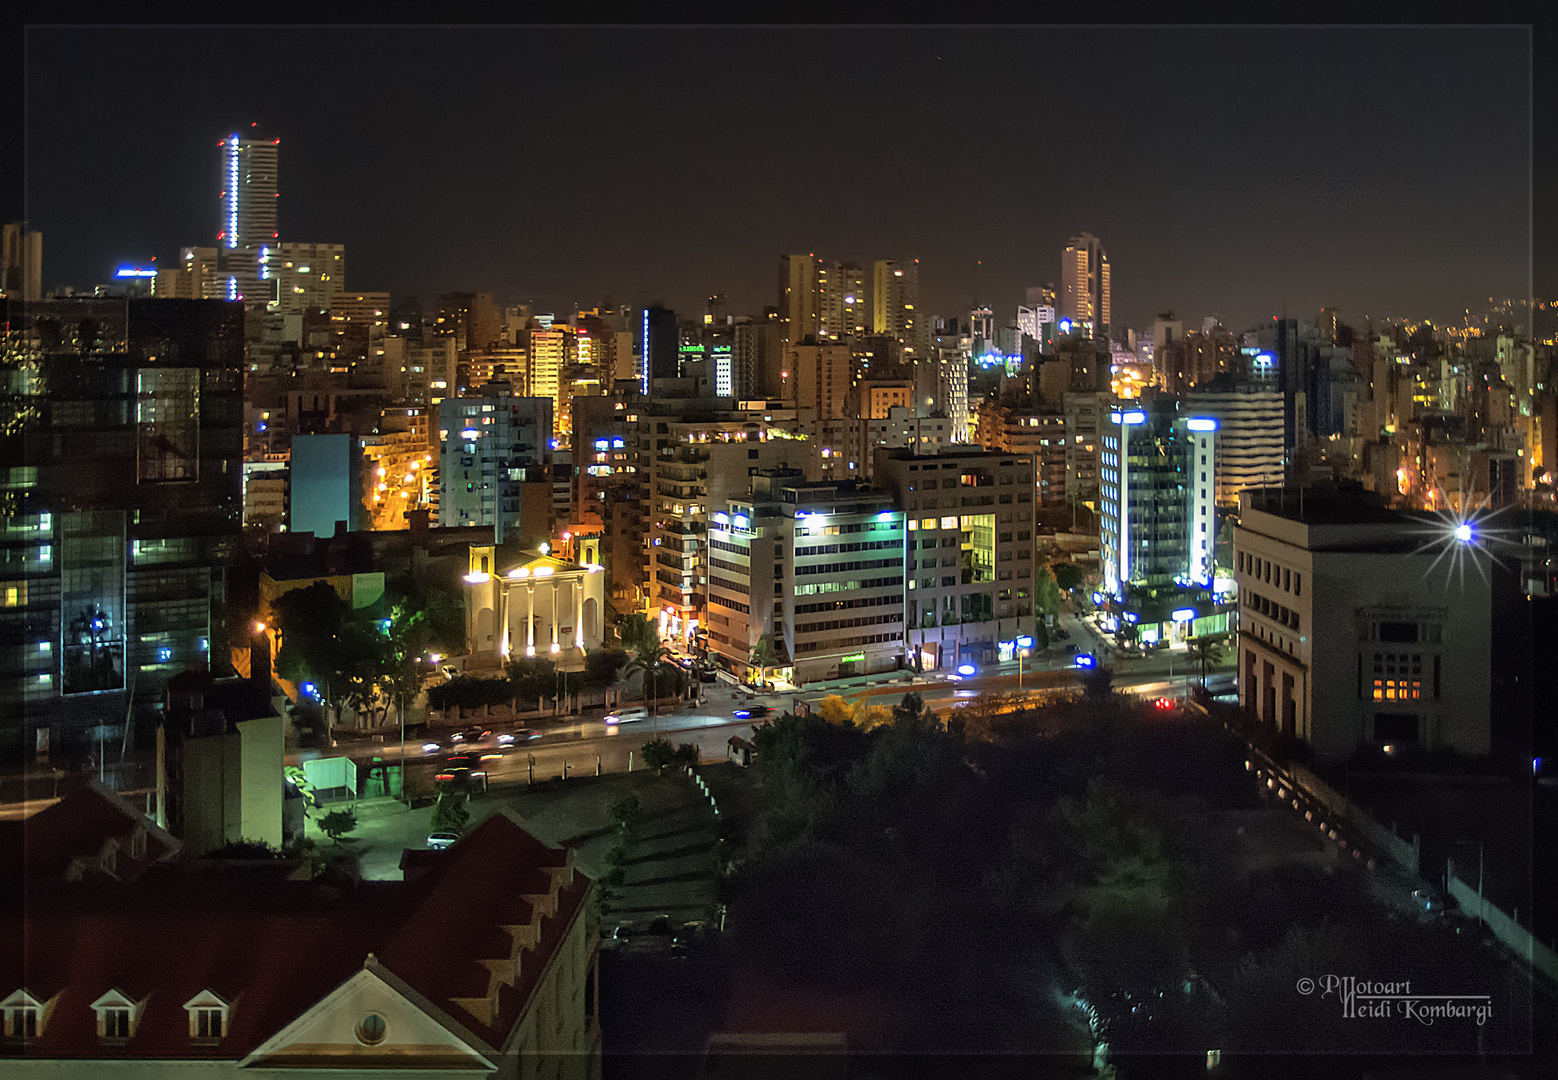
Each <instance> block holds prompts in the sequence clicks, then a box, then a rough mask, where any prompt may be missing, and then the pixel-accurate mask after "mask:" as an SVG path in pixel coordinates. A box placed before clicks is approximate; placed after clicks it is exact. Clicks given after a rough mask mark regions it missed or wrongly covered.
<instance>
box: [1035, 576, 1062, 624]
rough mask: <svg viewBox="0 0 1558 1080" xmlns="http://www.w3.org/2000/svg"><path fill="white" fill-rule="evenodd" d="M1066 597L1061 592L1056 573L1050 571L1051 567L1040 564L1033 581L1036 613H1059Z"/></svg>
mask: <svg viewBox="0 0 1558 1080" xmlns="http://www.w3.org/2000/svg"><path fill="white" fill-rule="evenodd" d="M1064 599H1065V598H1064V597H1063V596H1061V594H1060V585H1059V583H1058V582H1056V580H1055V575H1054V574H1052V573H1050V569H1049V567H1047V566H1040V567H1039V569H1038V573H1037V575H1036V576H1035V578H1034V581H1033V610H1034V613H1035V614H1038V615H1054V614H1057V613H1058V612H1059V611H1060V605H1061V602H1062V601H1063V600H1064Z"/></svg>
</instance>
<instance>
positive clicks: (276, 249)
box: [260, 243, 389, 329]
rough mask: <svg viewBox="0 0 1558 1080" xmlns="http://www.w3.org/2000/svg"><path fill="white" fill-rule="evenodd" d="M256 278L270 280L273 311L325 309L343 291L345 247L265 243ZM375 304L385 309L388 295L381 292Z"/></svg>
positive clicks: (292, 311)
mask: <svg viewBox="0 0 1558 1080" xmlns="http://www.w3.org/2000/svg"><path fill="white" fill-rule="evenodd" d="M260 277H261V278H263V279H265V280H266V281H268V282H269V283H270V285H269V289H270V292H269V295H270V304H269V309H270V310H271V311H273V312H279V313H281V314H286V315H293V314H299V313H301V312H304V311H329V310H330V309H331V307H332V304H333V301H334V300H335V299H336V298H337V297H338V296H340V294H341V293H343V292H345V291H346V247H345V245H344V244H282V243H276V244H270V245H266V246H265V247H264V248H262V249H261V252H260ZM378 306H379V307H381V308H383V309H385V312H387V310H388V308H389V296H388V294H384V303H382V304H380V305H378ZM382 314H384V312H381V315H382ZM381 329H382V328H381Z"/></svg>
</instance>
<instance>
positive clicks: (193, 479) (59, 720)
mask: <svg viewBox="0 0 1558 1080" xmlns="http://www.w3.org/2000/svg"><path fill="white" fill-rule="evenodd" d="M0 328H3V333H4V335H5V339H6V340H5V341H4V346H5V347H4V349H3V350H0V369H3V370H4V372H5V376H6V377H8V379H9V385H10V387H11V394H12V397H11V398H10V400H9V401H8V402H7V405H6V408H7V410H8V411H7V413H6V415H5V417H4V421H3V422H0V460H3V461H4V462H5V463H6V465H5V466H4V467H3V468H0V477H4V481H5V483H4V488H3V490H0V740H3V743H4V745H5V746H6V747H7V749H8V751H9V752H12V753H13V754H14V753H16V752H18V751H25V752H27V753H31V752H32V751H33V750H34V749H35V748H40V747H46V746H47V745H48V741H49V740H50V739H52V741H53V742H54V743H55V745H56V746H59V744H66V745H67V746H68V747H69V748H70V749H71V750H74V749H75V748H77V747H80V746H84V745H85V744H86V743H87V742H88V741H89V739H90V738H91V734H90V733H91V732H93V731H94V730H96V729H98V728H99V727H101V726H103V725H107V726H108V728H109V729H111V730H113V731H114V734H113V735H112V736H111V737H113V738H118V737H119V734H118V732H119V731H120V730H122V725H123V724H124V723H125V719H126V717H128V718H130V720H131V722H132V723H135V724H141V723H142V722H143V721H149V720H150V719H151V718H152V717H153V716H154V715H155V711H156V707H157V703H158V702H159V701H160V700H161V697H162V691H163V687H164V684H165V683H166V681H167V679H168V678H170V677H171V676H173V675H175V674H177V673H179V672H180V671H183V670H186V669H187V668H191V667H196V666H201V665H206V664H209V665H210V666H211V667H212V669H213V670H214V671H216V672H217V673H218V674H220V673H221V672H223V671H224V670H229V668H228V663H227V656H228V649H227V644H226V640H225V634H224V618H225V615H224V610H225V589H226V566H227V563H228V561H229V559H230V558H231V556H232V552H233V549H234V547H235V546H236V544H237V541H238V537H239V533H240V529H241V527H242V510H243V502H242V486H241V485H242V475H243V474H242V465H243V460H242V455H243V426H242V425H243V405H242V387H243V354H244V313H243V310H242V309H241V308H240V307H238V306H237V305H235V304H224V303H216V302H203V301H188V300H138V299H131V300H125V299H113V300H57V301H40V302H39V303H37V304H33V305H29V306H28V307H27V309H25V313H24V312H23V310H20V309H19V307H18V305H17V303H16V302H13V301H9V300H8V301H0ZM40 733H43V734H40ZM132 741H133V740H132Z"/></svg>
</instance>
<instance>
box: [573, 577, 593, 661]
mask: <svg viewBox="0 0 1558 1080" xmlns="http://www.w3.org/2000/svg"><path fill="white" fill-rule="evenodd" d="M589 573H590V572H589V571H588V570H586V571H585V572H584V573H583V574H580V575H579V576H578V577H577V578H575V579H574V582H573V647H574V648H576V649H578V650H579V651H580V652H581V653H582V652H584V583H585V582H586V581H588V580H589Z"/></svg>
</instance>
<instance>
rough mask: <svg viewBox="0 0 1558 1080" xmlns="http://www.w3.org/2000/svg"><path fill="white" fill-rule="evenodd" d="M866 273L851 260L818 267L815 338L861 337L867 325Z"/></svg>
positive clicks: (841, 338) (868, 318)
mask: <svg viewBox="0 0 1558 1080" xmlns="http://www.w3.org/2000/svg"><path fill="white" fill-rule="evenodd" d="M870 322H871V315H870V311H869V309H868V305H867V301H866V274H865V271H864V270H863V269H862V268H861V267H860V266H859V265H858V264H857V263H850V262H823V263H819V264H818V266H817V338H818V340H822V339H828V340H831V341H841V340H843V339H844V338H856V337H861V336H863V335H864V334H865V333H866V331H867V330H868V329H869V328H870Z"/></svg>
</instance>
